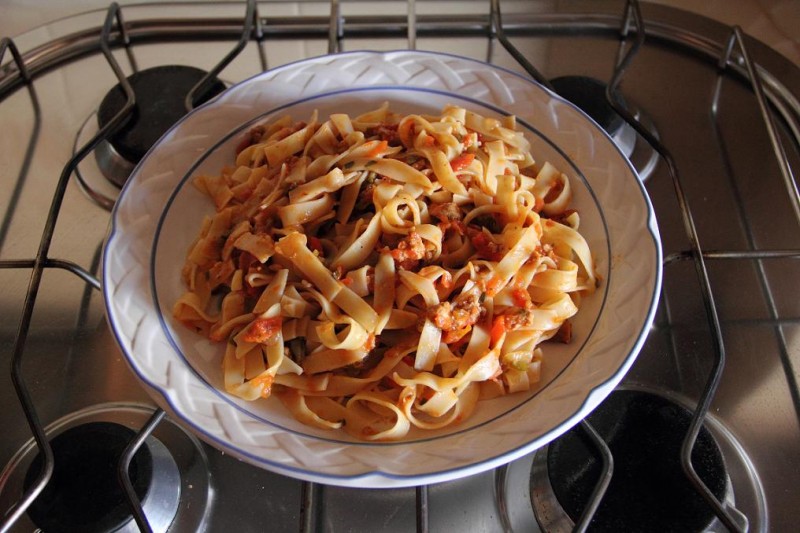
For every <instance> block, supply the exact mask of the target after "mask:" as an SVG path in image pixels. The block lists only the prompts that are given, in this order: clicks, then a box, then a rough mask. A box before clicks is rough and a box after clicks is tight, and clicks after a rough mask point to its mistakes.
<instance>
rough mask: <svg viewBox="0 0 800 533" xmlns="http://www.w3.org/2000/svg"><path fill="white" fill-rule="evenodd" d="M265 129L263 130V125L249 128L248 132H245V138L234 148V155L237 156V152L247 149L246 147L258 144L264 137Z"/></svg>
mask: <svg viewBox="0 0 800 533" xmlns="http://www.w3.org/2000/svg"><path fill="white" fill-rule="evenodd" d="M265 131H266V129H265V128H264V125H263V124H259V125H258V126H254V127H252V128H250V131H249V132H247V137H245V138H244V139H242V142H240V143H239V145H238V146H237V147H236V154H237V155H238V154H239V152H241V151H242V150H244V149H245V148H247V147H248V146H252V145H254V144H258V143H259V142H261V138H262V137H263V136H264V132H265Z"/></svg>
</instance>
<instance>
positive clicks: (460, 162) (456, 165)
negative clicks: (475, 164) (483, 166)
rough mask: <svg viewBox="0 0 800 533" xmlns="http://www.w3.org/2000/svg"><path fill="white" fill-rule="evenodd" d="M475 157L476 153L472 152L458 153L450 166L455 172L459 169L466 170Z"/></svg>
mask: <svg viewBox="0 0 800 533" xmlns="http://www.w3.org/2000/svg"><path fill="white" fill-rule="evenodd" d="M474 159H475V154H471V153H468V152H465V153H463V154H460V155H457V156H455V157H454V158H453V160H452V161H450V167H452V169H453V172H458V171H459V170H464V169H465V168H467V167H468V166H470V165H471V164H472V161H473V160H474Z"/></svg>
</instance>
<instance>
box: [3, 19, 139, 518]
mask: <svg viewBox="0 0 800 533" xmlns="http://www.w3.org/2000/svg"><path fill="white" fill-rule="evenodd" d="M114 22H116V23H117V25H118V27H122V18H121V16H120V10H119V6H118V5H117V4H112V5H111V7H110V8H109V10H108V15H107V16H106V20H105V23H104V24H103V32H102V35H103V37H104V39H103V42H102V43H101V48H102V51H103V54H104V56H105V57H106V59H107V60H108V62H109V64H110V65H111V67H112V69H113V70H114V73H115V74H116V76H117V78H118V80H119V82H120V83H121V84H122V85H123V88H124V89H125V93H126V95H127V96H128V102H127V104H126V105H125V106H124V108H123V109H122V110H121V111H120V112H119V113H118V114H117V115H116V116H115V117H114V118H113V119H112V120H111V121H110V122H109V124H108V125H107V126H106V127H105V128H103V129H102V130H101V131H99V132H98V133H97V135H95V137H94V138H93V139H92V140H90V141H89V142H88V143H87V144H86V145H85V146H84V147H83V148H82V149H81V150H80V151H79V152H78V153H77V154H75V155H74V156H73V157H72V158H71V159H70V161H69V162H68V163H67V165H66V166H65V167H64V170H63V171H62V173H61V176H60V178H59V180H58V182H57V185H56V188H55V194H54V196H53V200H52V203H51V205H50V210H49V212H48V216H47V221H46V223H45V227H44V231H43V234H42V238H41V241H40V243H39V251H38V252H37V254H36V258H35V259H34V264H33V269H32V272H31V278H30V281H29V284H28V290H27V293H26V296H25V303H24V306H23V310H22V318H21V319H20V324H19V329H18V332H17V335H16V338H15V341H14V349H13V356H12V369H11V377H12V381H13V383H14V388H15V391H16V393H17V396H18V398H19V400H20V404H21V406H22V408H23V411H24V412H25V417H26V419H27V421H28V425H29V426H30V429H31V433H32V434H33V436H34V439H35V441H36V444H37V446H38V447H39V450H40V451H41V453H42V454H43V456H44V465H43V469H42V471H41V472H40V474H39V476H38V477H37V478H36V481H35V482H34V483H33V484H32V485H31V487H30V488H29V489H28V490H27V491H26V492H25V493H24V494H23V495H22V497H21V498H20V500H19V504H18V505H17V506H16V507H15V508H14V509H13V510H12V511H11V512H10V513H9V514H8V515H7V516H6V517H4V519H3V522H2V524H0V531H7V530H8V529H9V528H10V527H11V525H12V524H13V523H14V522H15V521H16V520H17V519H18V518H19V517H20V516H21V515H22V514H23V513H24V512H25V511H26V510H27V509H28V507H29V506H30V505H31V503H33V500H34V499H36V497H37V496H38V495H39V494H40V493H41V491H42V490H44V487H45V486H46V485H47V482H48V481H49V479H50V477H51V476H52V474H53V467H54V460H53V451H52V449H51V447H50V443H49V441H48V439H47V436H46V435H45V432H44V428H43V426H42V424H41V422H40V420H39V416H38V414H37V412H36V408H35V406H34V405H33V400H32V398H31V395H30V392H29V391H28V387H27V385H26V383H25V378H24V377H23V371H22V360H23V358H24V353H25V345H26V341H27V338H28V332H29V329H30V324H31V319H32V316H33V310H34V307H35V305H36V297H37V295H38V293H39V287H40V285H41V281H42V274H43V272H44V267H45V264H46V263H47V261H48V253H49V250H50V244H51V242H52V239H53V234H54V232H55V227H56V222H57V221H58V215H59V213H60V209H61V204H62V202H63V199H64V194H65V192H66V189H67V185H68V184H69V179H70V176H71V175H72V173H73V172H74V170H75V168H76V167H77V165H78V163H80V161H82V160H83V159H84V158H85V157H86V156H87V155H88V154H90V153H91V152H92V150H93V149H94V148H95V147H96V146H97V144H98V143H99V142H100V141H101V140H102V138H103V137H104V136H105V135H108V134H109V133H110V132H111V131H113V130H114V128H116V127H118V126H119V125H120V124H121V123H122V121H123V119H124V118H125V117H126V116H127V113H129V112H130V110H131V109H132V108H133V91H132V90H131V88H130V85H128V84H127V82H126V81H125V76H124V75H123V73H122V71H121V69H120V68H119V65H118V64H117V62H116V60H115V59H114V57H113V55H112V54H111V49H110V47H109V44H108V43H109V36H110V34H111V28H112V26H113V25H114ZM23 71H24V69H23V68H22V66H21V65H20V72H23Z"/></svg>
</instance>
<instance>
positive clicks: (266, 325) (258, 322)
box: [242, 316, 283, 342]
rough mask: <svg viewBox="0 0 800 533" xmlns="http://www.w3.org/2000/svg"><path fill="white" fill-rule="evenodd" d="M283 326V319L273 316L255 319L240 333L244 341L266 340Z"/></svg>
mask: <svg viewBox="0 0 800 533" xmlns="http://www.w3.org/2000/svg"><path fill="white" fill-rule="evenodd" d="M281 327H283V319H282V318H281V317H279V316H276V317H273V318H257V319H255V320H254V321H253V322H252V323H251V324H250V325H249V326H247V329H246V330H245V332H244V333H243V334H242V340H243V341H246V342H266V341H268V340H269V339H271V338H272V337H274V336H275V335H277V334H278V332H279V331H280V330H281Z"/></svg>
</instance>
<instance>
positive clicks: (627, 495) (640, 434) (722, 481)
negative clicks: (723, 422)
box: [547, 391, 727, 532]
mask: <svg viewBox="0 0 800 533" xmlns="http://www.w3.org/2000/svg"><path fill="white" fill-rule="evenodd" d="M691 417H692V415H691V413H690V412H689V410H687V409H686V408H684V407H683V406H680V405H678V404H675V403H673V402H671V401H669V400H667V399H665V398H662V397H661V396H657V395H655V394H649V393H645V392H638V391H615V392H613V393H612V394H611V395H610V396H609V397H608V398H607V399H606V400H605V401H604V402H603V403H602V404H601V405H600V406H598V408H597V409H596V410H595V411H594V412H593V413H592V414H591V415H590V416H589V417H588V421H589V422H590V423H591V424H592V426H593V427H594V428H595V430H596V431H597V432H598V433H599V434H600V436H601V437H602V438H603V439H604V440H605V441H606V443H607V444H608V446H609V448H610V449H611V452H612V454H613V456H614V471H613V475H612V478H611V483H610V484H609V487H608V490H607V491H606V494H605V496H604V497H603V500H602V501H601V502H600V506H599V508H598V509H597V512H596V513H595V515H594V518H593V519H592V521H591V523H590V525H589V528H590V530H591V531H659V532H664V531H701V530H703V529H704V528H706V527H707V526H708V524H709V523H710V522H711V521H712V520H713V519H714V516H715V515H714V513H713V511H712V510H711V508H710V507H709V506H708V505H707V504H706V502H705V500H703V498H702V497H701V496H700V495H699V494H698V493H697V492H696V491H695V490H694V488H693V487H692V485H691V484H690V482H689V481H688V479H687V478H686V476H685V475H684V473H683V469H682V468H681V464H680V450H681V445H682V443H683V438H684V436H685V435H686V432H687V430H688V428H689V424H690V421H691ZM692 464H693V465H694V467H695V471H696V472H697V474H698V475H699V476H700V479H702V480H703V482H704V483H705V484H706V485H707V486H708V488H709V489H710V490H711V492H712V493H713V494H714V496H716V497H717V499H719V500H723V499H724V495H725V487H726V477H727V476H726V472H725V464H724V462H723V459H722V455H721V453H720V450H719V447H718V446H717V443H716V442H715V441H714V438H713V437H712V436H711V434H710V433H709V432H708V430H707V429H706V428H705V427H703V428H701V431H700V434H699V436H698V438H697V442H696V444H695V447H694V449H693V451H692ZM547 467H548V472H549V476H550V482H551V485H552V486H553V491H554V493H555V495H556V498H557V499H558V501H559V503H560V504H561V506H562V508H563V509H564V510H565V511H566V513H567V514H568V515H569V516H570V518H572V520H573V521H577V519H578V518H579V517H580V515H581V513H582V512H583V509H584V508H585V506H586V504H587V503H588V501H589V497H590V495H591V492H592V490H593V489H594V487H595V485H596V483H597V481H598V479H599V477H600V473H601V472H602V464H601V461H600V458H599V457H598V456H597V451H596V449H595V448H594V446H593V445H592V444H591V443H590V442H588V438H587V437H586V436H585V434H584V432H583V431H582V430H580V429H579V428H573V429H572V430H570V431H569V432H567V433H565V434H564V435H563V436H562V437H561V438H559V439H558V440H556V441H554V442H553V443H551V444H550V447H549V450H548V455H547Z"/></svg>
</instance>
